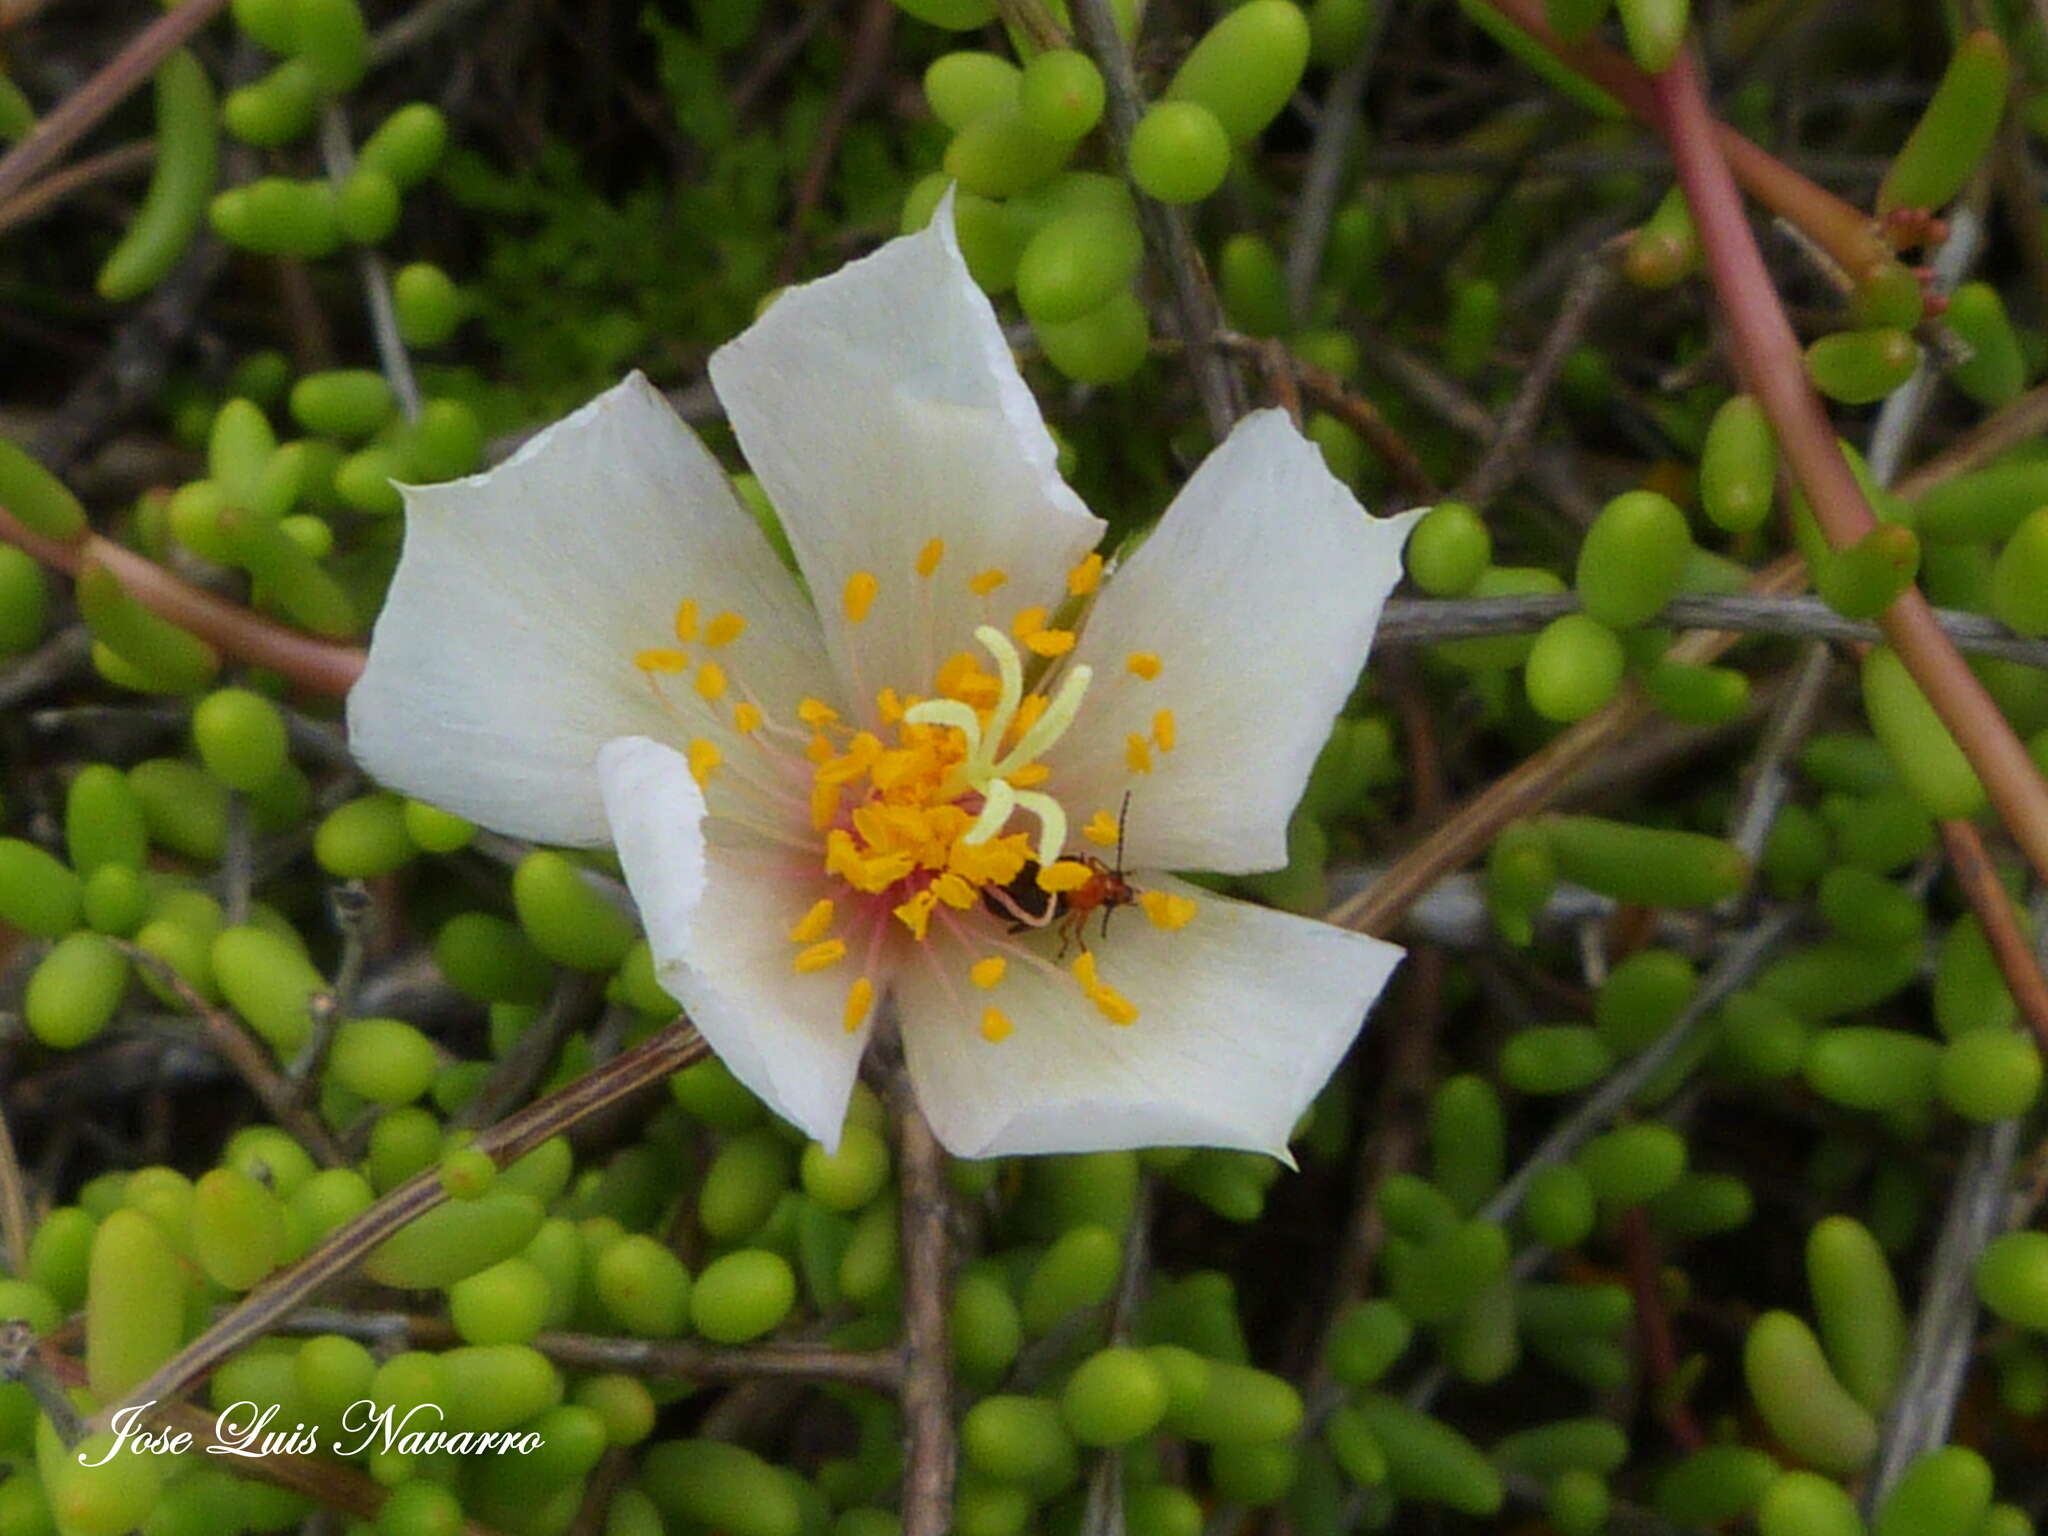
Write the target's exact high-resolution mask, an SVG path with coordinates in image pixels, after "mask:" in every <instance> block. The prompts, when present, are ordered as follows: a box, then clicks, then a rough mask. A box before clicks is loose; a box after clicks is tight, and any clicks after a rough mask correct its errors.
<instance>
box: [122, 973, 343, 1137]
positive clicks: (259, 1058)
mask: <svg viewBox="0 0 2048 1536" xmlns="http://www.w3.org/2000/svg"><path fill="white" fill-rule="evenodd" d="M116 943H117V944H118V946H119V948H120V950H121V952H122V953H123V954H124V955H126V956H127V957H128V958H129V959H130V960H131V961H133V962H134V963H135V964H136V965H138V966H140V967H141V968H142V969H143V970H145V971H147V972H148V973H149V974H150V977H151V978H152V979H153V980H154V981H155V982H156V983H157V984H158V985H159V986H161V987H163V988H165V989H166V990H167V991H169V992H171V993H173V994H174V995H175V996H176V997H177V999H178V1001H179V1002H180V1003H181V1004H182V1005H183V1006H184V1008H185V1011H186V1012H187V1013H189V1014H191V1015H192V1017H193V1018H195V1019H197V1020H198V1021H199V1024H200V1027H201V1028H203V1029H204V1030H205V1032H206V1038H207V1041H208V1042H209V1043H210V1044H211V1045H212V1046H213V1048H214V1050H215V1051H217V1052H219V1053H220V1057H221V1059H222V1060H223V1061H225V1062H226V1063H227V1064H228V1065H229V1066H230V1067H232V1068H233V1069H234V1072H235V1075H236V1076H237V1077H239V1078H241V1080H242V1081H243V1082H244V1083H245V1084H247V1085H248V1088H249V1091H250V1092H252V1093H254V1094H255V1095H256V1097H257V1099H258V1101H260V1102H261V1103H262V1105H263V1107H264V1108H265V1109H266V1110H268V1111H269V1112H270V1115H271V1118H272V1119H274V1120H276V1121H277V1123H278V1125H279V1127H280V1128H281V1129H282V1130H283V1131H284V1132H285V1133H286V1134H287V1135H288V1136H290V1137H291V1139H292V1140H293V1141H296V1142H297V1143H298V1144H299V1145H300V1146H302V1147H304V1148H305V1149H306V1152H307V1155H309V1156H310V1157H311V1158H312V1159H313V1160H314V1161H315V1162H317V1163H319V1164H320V1166H321V1167H323V1168H343V1167H346V1166H347V1165H348V1161H349V1159H348V1155H347V1154H346V1153H344V1152H343V1151H342V1150H341V1147H340V1145H339V1144H338V1143H337V1142H336V1141H335V1139H334V1137H333V1136H332V1135H331V1134H329V1132H328V1129H327V1127H326V1126H325V1125H323V1124H322V1123H321V1122H320V1119H319V1117H318V1116H317V1115H315V1114H313V1113H311V1112H310V1111H309V1110H308V1109H307V1108H306V1106H305V1105H303V1104H301V1103H300V1102H299V1098H298V1095H297V1094H295V1093H294V1092H292V1085H291V1084H290V1082H288V1081H287V1080H286V1078H285V1076H284V1074H283V1073H282V1072H280V1071H278V1069H277V1063H276V1062H275V1061H273V1060H272V1059H271V1055H270V1049H269V1047H268V1046H266V1045H265V1044H264V1043H263V1042H262V1041H260V1040H258V1039H257V1038H256V1037H255V1036H254V1035H253V1034H251V1033H250V1032H249V1030H248V1028H247V1027H246V1026H245V1025H244V1024H243V1023H242V1021H241V1020H240V1019H238V1018H236V1017H235V1016H234V1015H233V1014H231V1013H228V1012H227V1011H226V1010H224V1009H220V1008H216V1007H214V1006H213V1004H211V1003H209V1002H208V1001H207V1000H206V999H205V998H203V997H201V996H200V995H199V993H198V992H197V991H195V990H194V989H193V987H192V984H191V983H190V982H188V981H186V980H185V978H184V977H182V976H180V975H179V974H178V973H177V972H176V971H175V970H173V969H172V968H171V967H170V966H169V965H168V964H166V963H165V962H164V961H163V960H162V959H160V958H159V957H157V956H156V955H153V954H151V953H150V952H149V951H148V950H146V949H142V948H140V947H139V946H137V945H134V944H131V943H129V942H127V941H126V940H116Z"/></svg>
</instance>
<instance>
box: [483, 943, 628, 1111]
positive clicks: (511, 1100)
mask: <svg viewBox="0 0 2048 1536" xmlns="http://www.w3.org/2000/svg"><path fill="white" fill-rule="evenodd" d="M596 996H597V982H596V979H595V978H594V977H592V976H590V975H588V974H587V973H585V972H583V971H568V970H565V971H563V972H562V973H561V974H560V975H559V977H558V978H557V979H556V981H555V990H554V995H553V996H552V997H550V998H549V999H548V1005H547V1008H546V1009H545V1010H544V1011H543V1012H542V1013H541V1016H540V1017H539V1018H537V1019H535V1020H534V1021H533V1022H532V1023H531V1024H529V1025H527V1026H526V1028H525V1029H524V1030H523V1031H522V1032H521V1033H520V1036H519V1038H518V1039H517V1040H515V1041H513V1042H512V1048H511V1049H510V1050H508V1051H506V1052H505V1054H504V1055H503V1056H501V1057H499V1058H498V1064H497V1065H496V1066H494V1067H493V1068H491V1075H490V1076H489V1077H487V1078H485V1079H484V1081H483V1085H482V1086H481V1087H480V1088H478V1089H477V1091H476V1096H475V1097H474V1098H472V1099H471V1100H470V1101H469V1102H468V1103H467V1104H465V1105H463V1106H462V1108H461V1110H460V1111H458V1112H457V1113H456V1114H455V1116H454V1117H453V1118H451V1119H450V1120H449V1122H448V1123H449V1124H450V1125H451V1126H455V1127H457V1128H471V1129H473V1128H475V1127H476V1126H480V1125H489V1124H490V1123H491V1122H492V1121H493V1120H496V1119H497V1118H498V1117H499V1116H500V1115H503V1114H504V1113H505V1112H506V1111H507V1110H509V1109H510V1108H511V1107H512V1106H513V1105H515V1104H517V1103H518V1102H519V1101H520V1100H521V1099H523V1098H525V1097H526V1096H527V1095H528V1094H530V1093H532V1092H533V1090H534V1089H535V1088H536V1087H537V1086H538V1085H539V1084H540V1083H541V1081H542V1080H543V1079H544V1078H545V1077H546V1076H547V1072H548V1068H550V1067H551V1066H553V1065H554V1064H555V1057H556V1056H557V1055H559V1054H560V1052H561V1049H562V1044H563V1042H564V1041H566V1040H567V1039H568V1038H569V1036H570V1034H571V1033H573V1032H574V1030H575V1028H576V1026H577V1025H578V1024H580V1023H582V1022H583V1021H584V1019H585V1017H586V1016H587V1015H588V1014H589V1011H590V1004H591V1002H592V1000H593V999H594V998H595V997H596Z"/></svg>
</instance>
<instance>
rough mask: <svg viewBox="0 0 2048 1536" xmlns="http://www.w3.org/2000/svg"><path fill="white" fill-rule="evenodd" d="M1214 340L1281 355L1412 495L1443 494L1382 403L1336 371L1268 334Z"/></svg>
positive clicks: (1244, 351) (1231, 348)
mask: <svg viewBox="0 0 2048 1536" xmlns="http://www.w3.org/2000/svg"><path fill="white" fill-rule="evenodd" d="M1216 345H1217V346H1218V347H1220V348H1222V349H1223V350H1225V351H1227V352H1234V353H1236V354H1237V355H1238V356H1240V357H1251V358H1256V359H1258V360H1260V361H1262V362H1263V361H1266V360H1268V359H1270V358H1274V357H1281V358H1285V359H1286V361H1287V364H1288V366H1289V367H1290V368H1291V369H1292V370H1293V372H1294V380H1295V383H1296V384H1298V385H1299V386H1300V387H1301V391H1302V393H1303V394H1305V395H1307V396H1308V397H1309V398H1310V399H1311V400H1313V401H1314V402H1315V403H1316V404H1317V405H1319V406H1321V407H1322V408H1323V409H1324V410H1326V411H1328V412H1329V413H1330V414H1331V415H1332V416H1335V417H1336V418H1337V419H1338V420H1339V421H1341V422H1343V423H1344V425H1345V426H1347V427H1349V428H1350V429H1351V430H1352V431H1354V432H1356V433H1357V434H1358V435H1359V436H1360V437H1362V438H1364V439H1365V442H1366V445H1367V446H1368V447H1370V448H1371V449H1372V450H1373V452H1375V453H1377V454H1378V455H1379V456H1380V457H1381V458H1383V459H1385V460H1386V461H1387V468H1388V469H1389V470H1391V471H1392V472H1393V476H1394V478H1395V480H1397V481H1399V482H1400V484H1401V487H1402V489H1404V490H1405V491H1407V493H1408V494H1409V495H1410V496H1412V497H1414V498H1415V499H1416V500H1417V501H1418V502H1429V501H1435V500H1436V499H1437V497H1438V496H1439V495H1441V494H1442V493H1441V491H1440V490H1439V489H1438V487H1437V483H1436V481H1435V480H1434V479H1432V478H1431V476H1430V473H1429V470H1428V469H1427V468H1426V467H1424V465H1423V462H1422V460H1420V459H1419V458H1417V457H1416V456H1415V450H1414V449H1412V448H1410V447H1409V446H1408V443H1407V440H1406V439H1405V438H1403V437H1402V436H1401V434H1400V433H1399V432H1397V431H1395V430H1394V426H1393V424H1392V423H1391V422H1389V421H1388V420H1387V418H1386V417H1384V416H1382V415H1381V414H1380V408H1379V407H1378V406H1376V405H1374V404H1373V403H1372V402H1371V401H1370V400H1368V399H1366V398H1365V396H1364V395H1361V394H1360V393H1358V391H1356V390H1355V389H1353V388H1352V387H1351V386H1350V385H1349V384H1347V383H1345V382H1344V380H1343V379H1341V378H1339V377H1338V376H1337V375H1336V374H1334V373H1331V372H1330V371H1329V370H1328V369H1326V368H1318V367H1316V366H1315V365H1314V364H1312V363H1309V362H1305V361H1303V360H1302V359H1301V358H1300V357H1298V356H1296V355H1295V353H1293V352H1292V351H1290V350H1288V349H1287V348H1286V347H1285V346H1284V345H1283V344H1281V343H1280V342H1277V341H1274V340H1272V339H1270V338H1268V337H1262V336H1245V335H1241V334H1239V333H1238V332H1236V331H1218V332H1217V333H1216Z"/></svg>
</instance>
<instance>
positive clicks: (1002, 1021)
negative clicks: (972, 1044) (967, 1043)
mask: <svg viewBox="0 0 2048 1536" xmlns="http://www.w3.org/2000/svg"><path fill="white" fill-rule="evenodd" d="M1016 1027H1017V1026H1016V1025H1014V1024H1012V1023H1011V1022H1010V1021H1009V1018H1008V1017H1007V1016H1006V1015H1005V1014H1004V1013H1003V1010H1002V1009H1000V1008H984V1009H982V1011H981V1038H982V1039H984V1040H986V1041H987V1042H988V1043H989V1044H990V1045H1000V1044H1001V1043H1002V1042H1003V1041H1005V1040H1007V1039H1009V1038H1010V1032H1011V1031H1012V1030H1013V1029H1015V1028H1016Z"/></svg>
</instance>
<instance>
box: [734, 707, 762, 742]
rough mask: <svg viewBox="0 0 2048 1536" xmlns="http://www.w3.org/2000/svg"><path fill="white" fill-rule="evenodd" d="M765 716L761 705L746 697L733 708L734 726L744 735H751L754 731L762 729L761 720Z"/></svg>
mask: <svg viewBox="0 0 2048 1536" xmlns="http://www.w3.org/2000/svg"><path fill="white" fill-rule="evenodd" d="M765 718H766V717H765V716H764V715H763V714H762V713H761V706H760V705H758V704H754V703H751V702H749V701H748V700H745V699H742V700H741V701H740V702H739V703H737V704H735V705H734V706H733V708H732V728H733V729H734V730H736V731H738V732H739V733H740V734H741V735H742V736H751V735H753V734H754V732H756V731H758V730H759V729H761V722H762V721H763V720H764V719H765Z"/></svg>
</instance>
